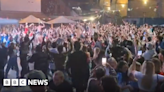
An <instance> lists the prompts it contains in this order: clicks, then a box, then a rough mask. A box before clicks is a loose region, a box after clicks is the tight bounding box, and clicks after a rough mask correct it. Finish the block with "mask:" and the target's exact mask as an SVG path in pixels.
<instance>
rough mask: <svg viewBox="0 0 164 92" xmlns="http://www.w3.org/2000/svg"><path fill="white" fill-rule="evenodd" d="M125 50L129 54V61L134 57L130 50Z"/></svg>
mask: <svg viewBox="0 0 164 92" xmlns="http://www.w3.org/2000/svg"><path fill="white" fill-rule="evenodd" d="M125 49H126V51H127V52H128V53H127V55H128V56H127V57H128V59H129V58H132V57H133V55H132V53H131V51H130V50H129V49H128V48H125Z"/></svg>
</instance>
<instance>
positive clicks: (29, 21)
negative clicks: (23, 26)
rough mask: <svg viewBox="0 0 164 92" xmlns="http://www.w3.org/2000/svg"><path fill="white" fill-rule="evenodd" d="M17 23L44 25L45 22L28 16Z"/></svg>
mask: <svg viewBox="0 0 164 92" xmlns="http://www.w3.org/2000/svg"><path fill="white" fill-rule="evenodd" d="M19 23H46V22H45V21H42V20H41V19H39V18H36V17H35V16H33V15H29V16H28V17H26V18H24V19H22V20H20V21H19Z"/></svg>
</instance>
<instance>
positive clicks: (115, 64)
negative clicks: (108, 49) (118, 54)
mask: <svg viewBox="0 0 164 92" xmlns="http://www.w3.org/2000/svg"><path fill="white" fill-rule="evenodd" d="M108 63H109V64H110V65H111V67H112V68H113V69H116V68H117V61H116V59H114V58H113V57H111V58H110V59H108Z"/></svg>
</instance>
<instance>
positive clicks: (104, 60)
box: [102, 58, 107, 66]
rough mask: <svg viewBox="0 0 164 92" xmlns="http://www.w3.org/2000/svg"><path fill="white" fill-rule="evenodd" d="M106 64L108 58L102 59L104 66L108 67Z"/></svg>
mask: <svg viewBox="0 0 164 92" xmlns="http://www.w3.org/2000/svg"><path fill="white" fill-rule="evenodd" d="M106 63H107V58H102V65H103V66H106Z"/></svg>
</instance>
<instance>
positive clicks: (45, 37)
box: [0, 21, 164, 92]
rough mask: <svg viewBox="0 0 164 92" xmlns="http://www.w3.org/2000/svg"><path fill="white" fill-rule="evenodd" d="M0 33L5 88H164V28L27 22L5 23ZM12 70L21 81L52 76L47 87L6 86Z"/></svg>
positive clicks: (98, 91)
mask: <svg viewBox="0 0 164 92" xmlns="http://www.w3.org/2000/svg"><path fill="white" fill-rule="evenodd" d="M0 35H1V37H0V42H1V45H0V62H1V64H0V78H1V82H0V83H1V91H2V92H9V90H8V89H11V90H10V92H164V63H163V62H164V40H163V36H164V28H163V27H154V26H151V25H148V24H144V25H142V26H140V27H137V26H136V25H133V24H130V23H127V22H124V21H123V24H122V25H115V24H112V23H108V24H104V25H101V24H99V23H77V24H67V25H60V26H59V27H54V28H48V27H47V26H46V25H44V24H42V23H40V24H29V23H26V24H24V25H21V24H20V25H19V26H18V27H15V26H8V27H3V28H2V29H1V31H0ZM18 58H19V59H20V65H21V67H22V70H21V71H19V67H18ZM28 63H34V69H33V70H30V69H29V65H28ZM5 65H6V66H7V67H6V69H5V70H4V66H5ZM10 69H12V70H15V71H16V78H18V79H19V78H27V79H48V80H49V85H48V86H29V87H28V89H26V88H24V87H16V88H15V87H3V81H2V80H3V79H4V78H8V74H9V70H10ZM18 89H19V91H18Z"/></svg>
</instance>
